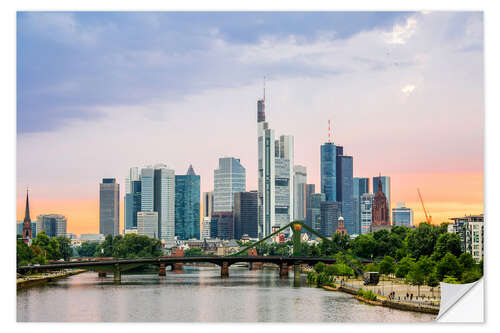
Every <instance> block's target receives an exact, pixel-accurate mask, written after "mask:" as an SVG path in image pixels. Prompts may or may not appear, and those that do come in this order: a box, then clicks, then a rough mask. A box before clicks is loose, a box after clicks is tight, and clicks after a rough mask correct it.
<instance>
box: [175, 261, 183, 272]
mask: <svg viewBox="0 0 500 333" xmlns="http://www.w3.org/2000/svg"><path fill="white" fill-rule="evenodd" d="M172 270H173V271H174V272H176V273H183V272H184V264H183V263H182V262H176V263H175V264H173V265H172Z"/></svg>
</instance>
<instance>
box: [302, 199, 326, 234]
mask: <svg viewBox="0 0 500 333" xmlns="http://www.w3.org/2000/svg"><path fill="white" fill-rule="evenodd" d="M325 201H326V195H325V194H324V193H313V194H311V198H310V204H309V205H308V208H307V219H306V224H307V226H308V227H310V228H312V229H313V230H314V231H317V232H321V204H322V203H323V202H325ZM308 235H309V236H311V237H315V236H313V235H311V234H310V233H309V232H308Z"/></svg>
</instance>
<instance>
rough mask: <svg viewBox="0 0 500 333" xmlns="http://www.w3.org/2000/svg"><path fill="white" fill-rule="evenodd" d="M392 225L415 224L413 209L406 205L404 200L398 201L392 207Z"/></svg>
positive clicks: (408, 225)
mask: <svg viewBox="0 0 500 333" xmlns="http://www.w3.org/2000/svg"><path fill="white" fill-rule="evenodd" d="M392 225H399V226H406V227H412V226H413V209H411V208H408V207H406V205H405V203H404V202H398V203H397V204H396V208H393V209H392Z"/></svg>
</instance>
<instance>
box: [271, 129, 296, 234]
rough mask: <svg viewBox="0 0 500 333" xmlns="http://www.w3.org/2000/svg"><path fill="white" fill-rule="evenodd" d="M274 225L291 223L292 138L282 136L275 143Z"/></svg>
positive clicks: (282, 225) (292, 193)
mask: <svg viewBox="0 0 500 333" xmlns="http://www.w3.org/2000/svg"><path fill="white" fill-rule="evenodd" d="M274 143H275V150H274V152H275V161H274V165H275V167H276V170H275V183H274V192H275V196H274V200H275V202H274V206H275V208H274V218H275V220H274V225H278V226H280V227H284V226H285V225H287V224H288V223H290V222H291V221H293V195H294V190H293V136H290V135H282V136H280V139H279V140H276V141H275V142H274Z"/></svg>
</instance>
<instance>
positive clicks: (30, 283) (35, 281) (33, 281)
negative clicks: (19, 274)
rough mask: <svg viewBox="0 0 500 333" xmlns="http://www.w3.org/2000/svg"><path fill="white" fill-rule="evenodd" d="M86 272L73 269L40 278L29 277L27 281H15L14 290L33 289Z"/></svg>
mask: <svg viewBox="0 0 500 333" xmlns="http://www.w3.org/2000/svg"><path fill="white" fill-rule="evenodd" d="M83 272H86V270H85V269H74V270H71V271H68V272H62V273H55V274H52V273H48V275H40V276H34V277H29V278H27V279H23V278H22V279H17V280H16V289H23V288H29V287H34V286H39V285H42V284H45V283H48V282H51V281H55V280H58V279H62V278H65V277H69V276H72V275H76V274H80V273H83Z"/></svg>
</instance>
